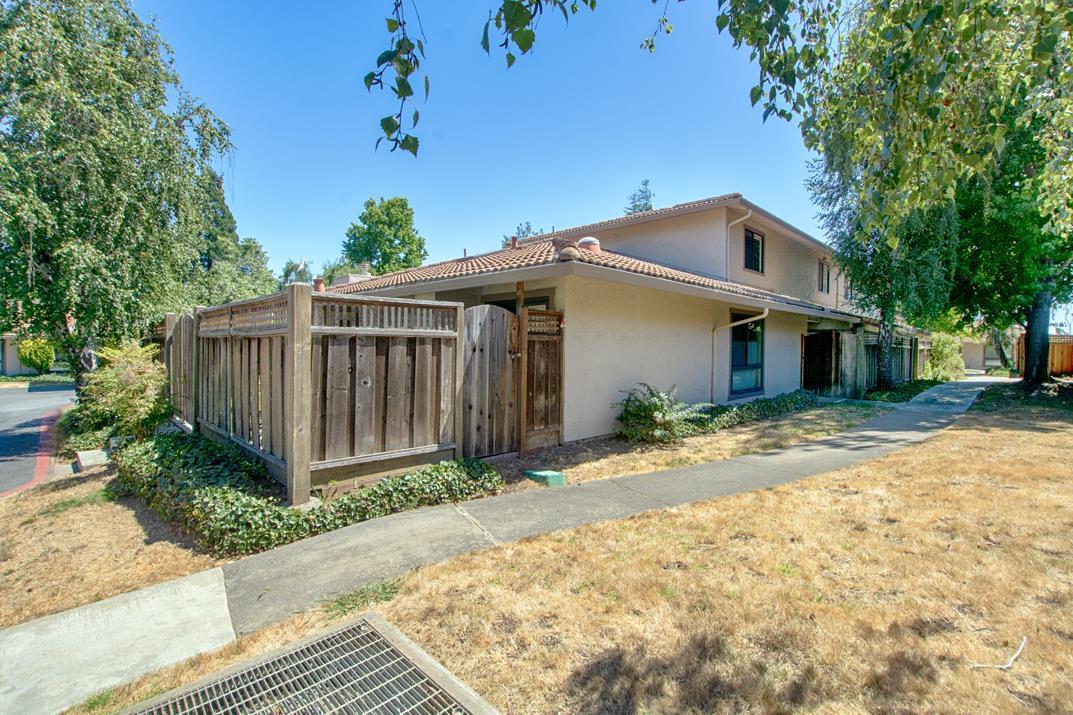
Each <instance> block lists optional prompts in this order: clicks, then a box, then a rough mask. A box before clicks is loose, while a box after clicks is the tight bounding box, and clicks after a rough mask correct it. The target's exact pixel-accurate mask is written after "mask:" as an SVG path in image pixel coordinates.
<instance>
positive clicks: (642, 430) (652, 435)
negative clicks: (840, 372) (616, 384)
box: [612, 383, 819, 444]
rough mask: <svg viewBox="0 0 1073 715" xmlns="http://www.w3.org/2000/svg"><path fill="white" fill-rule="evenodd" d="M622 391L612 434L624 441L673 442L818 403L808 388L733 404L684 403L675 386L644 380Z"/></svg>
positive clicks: (769, 417)
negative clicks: (655, 385)
mask: <svg viewBox="0 0 1073 715" xmlns="http://www.w3.org/2000/svg"><path fill="white" fill-rule="evenodd" d="M623 392H625V393H626V398H625V399H623V400H622V401H621V402H617V403H615V404H614V405H612V406H613V407H621V408H622V413H621V414H620V415H619V418H618V419H619V423H620V427H619V428H618V431H617V432H616V434H618V435H619V436H620V437H622V438H623V439H625V440H626V441H628V442H641V443H646V444H676V443H679V442H681V441H682V440H683V439H685V438H686V437H693V436H696V435H699V434H710V433H712V432H718V431H719V430H721V429H726V428H727V427H734V426H735V425H740V424H746V423H749V422H757V421H759V420H766V419H771V418H773V417H778V416H779V415H784V414H787V413H790V412H798V411H800V410H806V409H809V408H811V407H815V406H816V405H818V404H819V400H818V399H817V398H816V395H814V394H813V393H811V392H809V391H808V390H796V391H794V392H787V393H785V394H782V395H776V396H775V397H759V398H757V399H755V400H750V401H748V402H742V403H740V404H736V405H710V404H706V403H697V404H693V405H688V404H686V403H684V402H682V401H681V400H680V399H679V398H678V390H677V388H675V387H672V388H671V389H670V390H668V391H667V392H661V391H659V390H657V389H655V388H653V387H652V386H651V385H647V384H645V383H641V384H640V388H630V389H628V390H623Z"/></svg>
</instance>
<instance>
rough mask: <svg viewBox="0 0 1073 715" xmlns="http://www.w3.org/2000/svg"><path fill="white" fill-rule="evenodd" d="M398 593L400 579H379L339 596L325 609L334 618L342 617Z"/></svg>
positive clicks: (390, 598) (382, 601)
mask: <svg viewBox="0 0 1073 715" xmlns="http://www.w3.org/2000/svg"><path fill="white" fill-rule="evenodd" d="M398 593H399V581H398V580H395V581H378V582H376V583H370V584H368V585H367V586H362V587H361V588H359V589H357V590H356V591H351V592H350V593H344V594H343V595H342V596H340V597H339V598H337V599H335V600H334V601H332V602H330V603H329V604H327V605H326V606H325V607H324V610H325V611H327V613H328V615H329V616H330V617H332V618H342V617H343V616H346V615H349V614H351V613H354V612H355V611H363V610H365V609H366V608H368V607H369V606H373V605H376V604H377V603H387V602H388V601H390V600H392V599H393V598H395V596H396V595H398Z"/></svg>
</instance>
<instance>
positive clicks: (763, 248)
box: [742, 227, 767, 275]
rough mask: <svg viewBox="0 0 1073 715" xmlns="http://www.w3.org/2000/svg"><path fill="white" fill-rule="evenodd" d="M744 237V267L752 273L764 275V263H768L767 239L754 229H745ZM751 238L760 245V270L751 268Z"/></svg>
mask: <svg viewBox="0 0 1073 715" xmlns="http://www.w3.org/2000/svg"><path fill="white" fill-rule="evenodd" d="M743 236H744V239H743V241H742V252H743V256H742V259H743V260H742V266H743V267H744V268H745V270H747V271H752V272H753V273H759V274H761V275H763V273H764V263H765V262H766V261H767V239H766V238H765V236H764V234H762V233H760V232H759V231H754V230H753V229H751V228H749V227H746V228H745V231H744V233H743ZM750 238H754V239H757V240H758V242H759V243H760V267H759V268H752V267H750V266H749V257H750V256H751V255H752V252H751V251H750V250H749V239H750Z"/></svg>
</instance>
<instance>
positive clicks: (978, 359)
mask: <svg viewBox="0 0 1073 715" xmlns="http://www.w3.org/2000/svg"><path fill="white" fill-rule="evenodd" d="M961 357H962V359H963V360H965V367H967V368H969V369H970V370H983V369H984V344H983V343H977V342H968V341H965V342H962V343H961Z"/></svg>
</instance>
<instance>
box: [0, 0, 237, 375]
mask: <svg viewBox="0 0 1073 715" xmlns="http://www.w3.org/2000/svg"><path fill="white" fill-rule="evenodd" d="M0 105H2V110H0V112H2V115H3V123H2V128H0V206H2V207H3V211H2V213H0V221H2V229H0V230H2V233H0V303H2V305H3V308H2V309H0V323H2V325H0V328H2V329H11V328H18V329H22V328H25V329H28V330H30V331H31V332H33V333H35V334H43V335H50V336H52V337H54V338H57V339H61V338H62V340H63V347H64V349H65V350H66V351H67V352H68V355H69V356H71V357H72V358H73V357H74V356H76V355H77V354H78V353H79V351H81V350H82V349H83V348H85V347H90V348H93V347H95V346H96V345H99V344H108V343H112V342H116V341H119V340H122V339H124V338H126V337H129V336H131V335H141V334H144V332H145V331H146V329H147V328H148V326H149V325H150V324H151V322H153V321H154V320H156V319H157V318H158V317H159V316H160V314H161V313H163V312H165V311H166V310H167V309H169V307H171V306H172V305H173V303H174V301H175V300H176V297H177V296H181V295H182V292H183V285H182V284H183V281H184V279H185V278H186V276H187V275H188V272H189V267H190V265H191V263H192V262H193V261H194V260H195V259H196V257H197V252H198V246H199V235H198V232H199V229H200V226H201V222H202V212H201V207H202V192H203V185H202V182H201V180H200V177H201V176H202V175H203V174H204V172H206V171H207V170H208V169H209V168H211V162H212V159H213V157H214V156H215V155H217V153H218V152H220V151H223V150H227V149H228V148H229V146H230V145H229V141H228V128H227V126H226V125H224V124H223V122H221V121H220V120H219V119H218V118H217V117H216V116H215V115H214V114H213V113H212V112H211V111H210V110H209V109H208V108H206V107H205V106H204V105H201V104H198V103H197V102H195V101H193V100H191V99H190V97H189V96H187V95H186V93H185V92H184V91H183V88H182V85H181V84H180V82H179V77H178V75H177V74H176V72H175V69H174V66H173V64H172V56H171V52H170V50H169V48H168V47H167V45H166V44H165V43H164V41H163V40H162V39H161V38H160V35H159V34H158V32H157V29H156V27H155V26H154V25H153V24H148V23H144V22H142V21H141V20H140V19H139V18H138V17H137V15H136V14H135V13H134V11H133V9H132V8H131V7H130V5H129V3H128V2H127V0H107V1H102V0H65V2H52V1H51V0H26V1H25V2H10V3H3V5H2V6H0ZM71 363H72V369H74V370H76V371H79V370H81V369H82V367H81V364H80V363H79V361H77V360H71Z"/></svg>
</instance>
